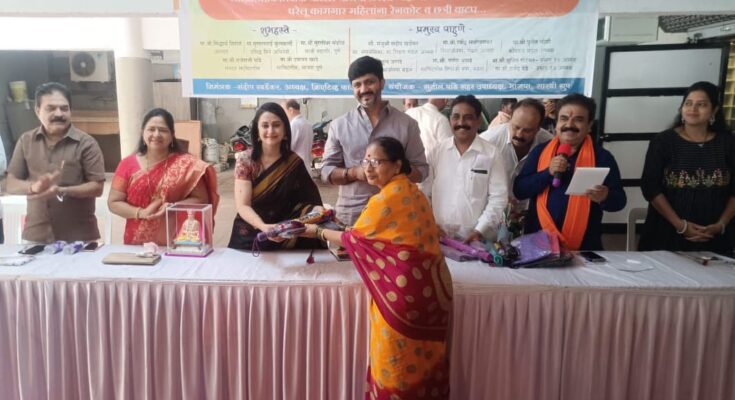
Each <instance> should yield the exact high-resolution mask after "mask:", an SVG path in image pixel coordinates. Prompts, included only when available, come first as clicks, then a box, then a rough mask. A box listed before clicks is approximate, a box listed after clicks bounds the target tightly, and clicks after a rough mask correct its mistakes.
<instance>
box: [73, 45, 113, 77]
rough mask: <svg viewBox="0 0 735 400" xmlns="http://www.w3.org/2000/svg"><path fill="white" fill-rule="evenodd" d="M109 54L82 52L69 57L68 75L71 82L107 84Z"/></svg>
mask: <svg viewBox="0 0 735 400" xmlns="http://www.w3.org/2000/svg"><path fill="white" fill-rule="evenodd" d="M111 69H112V68H110V58H109V53H107V52H104V51H82V52H76V53H71V54H70V55H69V73H70V74H71V80H72V82H109V81H110V71H111Z"/></svg>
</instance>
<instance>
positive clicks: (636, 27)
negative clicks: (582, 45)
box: [597, 15, 658, 45]
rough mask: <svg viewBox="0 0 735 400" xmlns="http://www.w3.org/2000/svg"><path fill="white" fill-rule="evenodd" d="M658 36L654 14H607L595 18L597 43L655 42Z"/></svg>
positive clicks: (656, 18)
mask: <svg viewBox="0 0 735 400" xmlns="http://www.w3.org/2000/svg"><path fill="white" fill-rule="evenodd" d="M657 38H658V17H656V16H617V15H616V16H607V17H601V18H599V19H598V20H597V44H598V45H605V44H616V45H619V44H634V43H644V42H655V41H656V40H657Z"/></svg>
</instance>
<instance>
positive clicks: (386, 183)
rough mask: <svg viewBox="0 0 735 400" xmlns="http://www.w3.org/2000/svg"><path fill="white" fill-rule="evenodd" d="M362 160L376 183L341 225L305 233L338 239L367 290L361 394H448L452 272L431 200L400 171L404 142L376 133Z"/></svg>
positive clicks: (405, 169)
mask: <svg viewBox="0 0 735 400" xmlns="http://www.w3.org/2000/svg"><path fill="white" fill-rule="evenodd" d="M362 167H363V168H364V170H365V176H366V178H367V181H368V183H370V184H372V185H376V186H378V187H380V189H381V190H380V192H379V193H378V194H376V195H375V196H373V197H371V198H370V200H369V201H368V204H367V206H366V208H365V210H364V211H363V212H362V214H360V217H359V218H358V220H357V222H356V223H355V226H354V227H353V228H352V230H350V231H347V232H344V233H342V232H338V231H332V230H326V229H321V228H319V227H316V226H314V225H309V226H308V229H307V232H306V233H305V235H307V236H311V237H317V238H320V239H322V240H328V241H330V242H334V243H338V244H341V245H343V246H344V247H345V248H346V249H347V251H348V252H349V253H350V256H351V257H352V262H353V263H354V265H355V267H356V268H357V270H358V272H359V273H360V276H361V277H362V280H363V282H364V283H365V285H366V286H367V288H368V290H369V291H370V294H371V297H372V304H371V306H370V366H369V368H368V377H367V379H368V386H369V387H368V390H367V392H366V394H365V398H366V399H381V400H382V399H385V400H393V399H416V398H427V399H437V398H438V399H447V398H449V361H448V358H447V338H448V335H449V318H450V314H451V309H452V279H451V276H450V274H449V270H448V268H447V265H446V263H445V261H444V256H443V255H442V253H441V250H440V247H439V229H438V227H437V225H436V222H435V221H434V216H433V215H432V210H431V206H430V205H429V202H428V200H427V199H426V197H425V196H424V195H423V193H421V191H420V190H419V189H418V187H417V186H416V185H415V184H413V183H412V182H411V181H409V179H408V177H407V176H406V175H407V174H408V173H409V172H410V166H409V163H408V160H407V159H406V157H405V153H404V150H403V146H402V145H401V143H400V142H398V141H397V140H395V139H393V138H390V137H380V138H378V139H375V140H374V141H373V142H372V143H371V144H370V145H369V146H368V148H367V152H366V154H365V159H364V160H362Z"/></svg>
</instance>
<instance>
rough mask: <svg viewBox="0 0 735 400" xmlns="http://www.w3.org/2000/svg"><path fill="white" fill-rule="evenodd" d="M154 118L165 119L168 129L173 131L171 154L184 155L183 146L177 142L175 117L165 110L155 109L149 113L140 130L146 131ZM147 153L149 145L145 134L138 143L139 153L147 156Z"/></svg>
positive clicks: (170, 146) (144, 118) (169, 148)
mask: <svg viewBox="0 0 735 400" xmlns="http://www.w3.org/2000/svg"><path fill="white" fill-rule="evenodd" d="M153 117H161V118H163V122H165V123H166V127H167V128H168V130H169V131H171V144H170V145H169V146H168V150H169V153H183V152H184V150H182V149H181V145H180V144H179V141H178V140H176V132H175V129H174V117H173V115H171V113H170V112H168V111H166V110H164V109H163V108H154V109H152V110H150V111H148V114H146V115H145V117H143V123H142V124H141V125H140V130H141V131H145V125H146V124H147V123H148V121H150V120H151V118H153ZM147 152H148V145H147V144H145V140H143V133H141V135H140V140H139V141H138V153H140V154H146V153H147Z"/></svg>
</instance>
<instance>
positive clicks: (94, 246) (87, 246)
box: [82, 240, 105, 251]
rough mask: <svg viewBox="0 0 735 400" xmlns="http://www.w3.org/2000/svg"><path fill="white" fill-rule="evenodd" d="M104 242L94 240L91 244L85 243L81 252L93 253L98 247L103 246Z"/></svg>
mask: <svg viewBox="0 0 735 400" xmlns="http://www.w3.org/2000/svg"><path fill="white" fill-rule="evenodd" d="M104 244H105V242H98V241H96V240H92V241H91V242H87V243H85V244H84V247H82V251H95V250H97V249H99V248H100V247H102V246H104Z"/></svg>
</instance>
